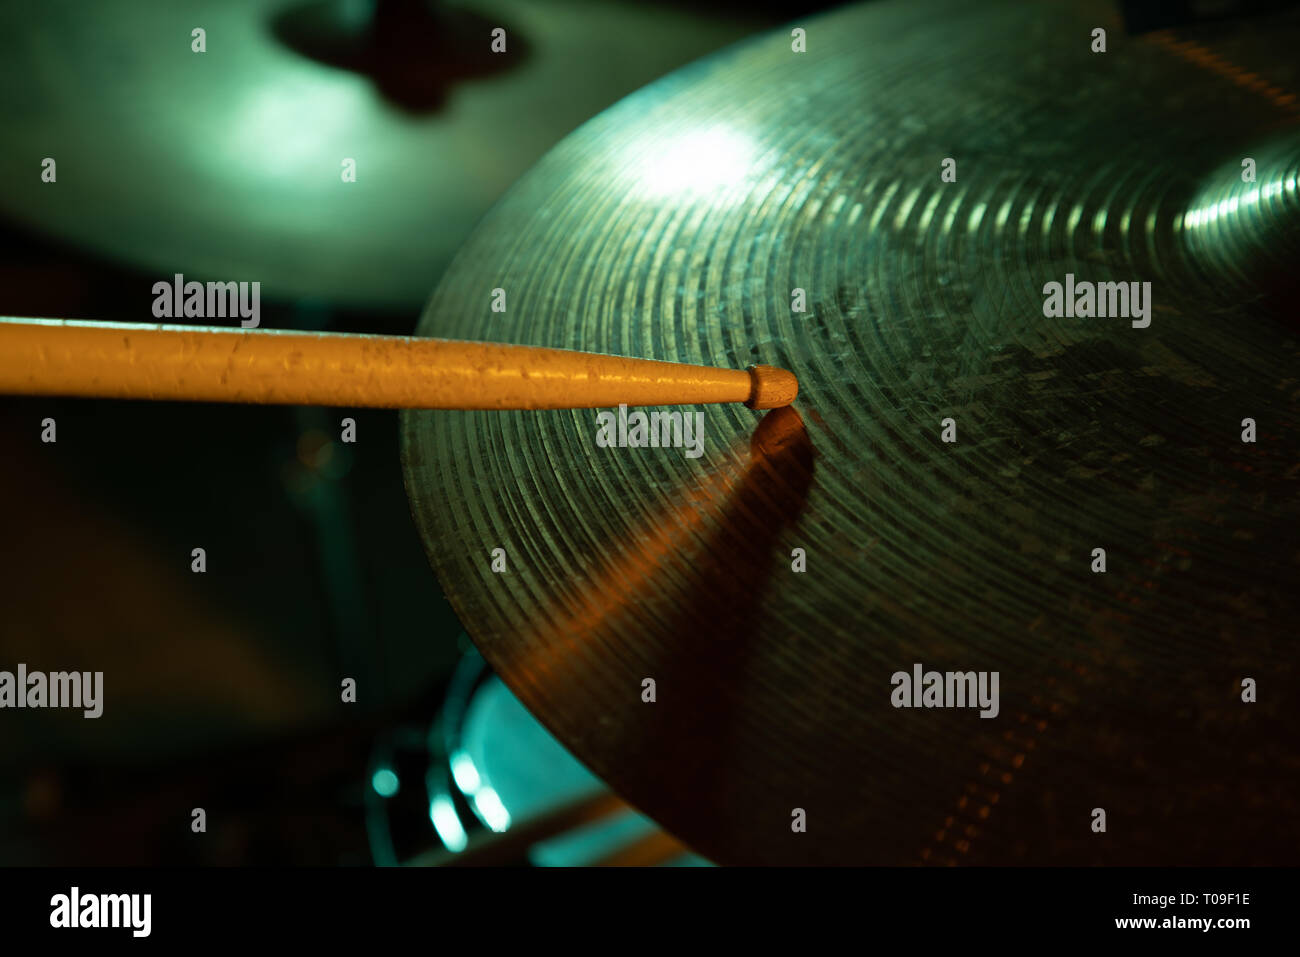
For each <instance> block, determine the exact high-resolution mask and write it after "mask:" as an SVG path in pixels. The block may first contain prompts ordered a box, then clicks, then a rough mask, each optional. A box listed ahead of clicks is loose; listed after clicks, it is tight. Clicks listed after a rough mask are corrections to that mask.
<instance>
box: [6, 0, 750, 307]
mask: <svg viewBox="0 0 1300 957" xmlns="http://www.w3.org/2000/svg"><path fill="white" fill-rule="evenodd" d="M420 9H425V6H424V5H422V4H412V3H402V2H396V3H395V2H393V0H384V2H382V3H379V4H378V5H376V4H374V3H365V2H361V3H358V2H355V0H353V2H349V0H336V2H332V3H313V2H309V0H221V2H217V0H205V2H201V3H198V4H176V3H171V2H166V0H103V2H97V3H93V4H86V3H82V2H79V0H47V2H42V3H40V4H37V5H34V6H33V5H24V4H6V5H4V6H3V7H2V8H0V78H2V79H3V82H2V83H0V142H3V144H4V147H3V149H0V177H3V179H4V181H5V183H6V187H5V189H4V190H3V191H0V211H3V212H4V213H5V214H7V215H9V216H11V217H13V218H14V219H15V220H18V221H20V222H23V223H25V224H26V225H28V226H29V227H31V228H34V229H37V230H39V231H40V232H43V233H48V234H50V235H52V236H57V237H65V238H67V239H70V240H72V241H74V242H75V243H76V244H78V245H79V246H82V247H85V248H87V249H90V250H94V251H95V252H97V253H99V254H102V255H104V256H107V257H109V258H112V259H115V260H119V261H124V262H128V263H131V264H133V265H136V266H138V267H140V268H144V269H152V270H157V271H162V272H168V271H171V270H176V271H182V272H185V273H189V274H193V275H195V276H203V277H209V278H210V277H218V278H221V279H229V280H233V279H238V280H248V281H253V280H256V281H260V282H261V283H262V289H263V294H264V295H267V296H275V297H279V298H297V297H307V298H312V299H315V300H324V301H328V302H331V303H337V304H345V305H346V304H351V305H358V304H375V305H385V306H393V307H397V306H406V307H411V308H414V307H417V306H419V305H420V304H422V303H423V302H424V301H425V299H426V298H427V297H428V295H429V292H430V290H431V289H432V288H433V286H434V283H435V282H436V281H437V279H438V277H439V275H440V274H441V272H442V269H443V267H444V266H445V265H446V263H447V262H448V261H449V260H450V258H451V256H452V254H453V253H454V252H455V250H456V249H457V248H458V247H459V245H460V243H461V242H462V241H463V240H464V239H465V237H466V236H467V235H468V234H469V231H470V229H471V227H472V226H473V225H474V223H475V222H476V221H477V220H478V218H479V217H480V216H481V215H482V214H483V213H484V211H486V209H487V208H488V207H489V206H490V205H491V204H492V202H493V201H495V200H496V198H497V197H498V196H499V195H500V193H501V192H502V191H503V190H504V189H505V188H506V187H507V186H508V185H509V184H510V183H511V182H513V181H514V180H515V179H516V178H517V177H518V176H519V175H520V174H522V173H523V172H524V171H525V170H526V169H528V167H529V166H531V165H532V163H533V162H534V161H535V160H536V159H537V158H538V157H539V156H541V154H542V153H543V152H545V151H546V150H547V149H548V148H549V147H550V146H551V145H553V144H554V143H555V142H556V141H558V140H559V139H560V137H562V136H563V135H564V134H565V133H567V132H569V131H570V130H571V129H573V128H574V127H576V126H578V125H579V124H581V123H583V122H585V121H586V120H587V119H589V118H590V117H591V116H593V115H594V114H595V113H597V112H599V111H600V110H601V109H603V108H604V107H606V106H608V105H609V104H611V103H613V102H614V101H615V100H617V99H618V98H619V97H621V96H623V95H624V94H626V93H630V92H631V91H632V90H634V89H636V88H638V87H639V86H641V85H643V84H645V83H647V82H649V81H650V80H653V79H655V78H656V77H658V76H660V75H661V74H663V73H665V72H667V71H668V70H670V69H672V68H673V67H676V66H678V65H680V64H682V63H685V62H688V61H689V60H692V59H694V58H695V57H697V56H700V55H703V54H705V53H707V52H710V51H712V50H714V49H717V48H718V47H720V46H723V45H725V44H727V43H729V42H731V41H733V40H736V39H738V38H739V37H741V36H743V35H745V34H746V33H748V32H751V31H752V30H754V29H758V28H759V27H761V26H763V25H765V24H768V23H771V22H773V19H772V14H770V13H768V14H765V15H764V14H747V15H742V16H739V17H737V16H725V15H723V14H719V13H712V12H710V11H709V10H708V8H707V7H704V8H694V9H692V8H688V7H686V6H676V5H670V4H669V5H661V4H648V3H645V4H642V3H617V4H615V3H596V2H591V0H544V2H538V0H474V2H469V3H458V4H452V3H447V4H432V5H429V6H428V7H427V9H428V10H429V11H431V12H429V13H428V15H427V16H422V15H420V14H419V13H418V12H415V11H417V10H420ZM393 21H396V22H395V23H394V22H393ZM496 27H500V28H502V29H504V30H506V51H505V52H504V53H500V54H497V53H492V52H491V50H490V44H491V42H492V34H491V30H492V29H494V28H496ZM194 28H202V29H203V30H205V31H206V52H204V53H195V52H193V51H192V49H191V42H192V41H191V30H193V29H194ZM46 157H51V158H53V159H54V160H55V161H56V163H57V185H53V186H52V185H51V184H47V183H44V182H42V181H41V176H40V173H41V163H42V161H43V159H44V158H46ZM344 159H352V160H355V163H356V182H353V183H345V182H343V180H342V176H341V174H342V169H343V167H342V163H343V160H344ZM142 302H147V300H143V299H142ZM141 318H144V317H141Z"/></svg>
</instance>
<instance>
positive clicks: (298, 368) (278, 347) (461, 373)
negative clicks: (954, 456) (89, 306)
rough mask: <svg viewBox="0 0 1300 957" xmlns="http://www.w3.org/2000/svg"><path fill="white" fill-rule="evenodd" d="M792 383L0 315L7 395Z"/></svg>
mask: <svg viewBox="0 0 1300 957" xmlns="http://www.w3.org/2000/svg"><path fill="white" fill-rule="evenodd" d="M798 391H799V384H798V380H796V379H795V377H794V375H793V374H792V373H790V372H787V371H786V370H784V369H778V368H775V367H773V366H754V367H752V368H750V369H747V370H744V369H718V368H713V367H711V366H700V365H686V364H683V363H677V362H659V361H657V360H653V359H631V358H625V357H623V356H609V355H601V354H598V353H592V352H574V351H570V350H567V349H547V348H541V347H538V346H517V345H506V344H500V343H489V342H462V341H457V340H452V339H427V338H419V337H412V336H371V335H353V334H343V333H306V332H288V331H280V330H270V329H226V328H210V327H199V326H176V325H147V324H136V323H108V322H88V321H83V320H77V319H14V318H4V317H0V394H3V393H10V394H21V395H64V396H84V397H98V398H106V399H158V400H168V401H177V400H188V401H199V402H254V403H268V404H281V405H327V406H342V407H352V406H356V407H373V408H387V409H397V408H409V409H594V408H600V407H602V406H610V407H612V406H617V405H620V404H626V405H630V406H631V405H691V404H697V403H716V402H743V403H745V404H746V405H747V406H749V407H750V408H751V409H772V408H777V407H780V406H784V405H789V404H790V403H791V402H793V401H794V398H795V396H796V395H797V394H798Z"/></svg>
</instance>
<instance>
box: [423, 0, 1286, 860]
mask: <svg viewBox="0 0 1300 957" xmlns="http://www.w3.org/2000/svg"><path fill="white" fill-rule="evenodd" d="M798 26H801V27H803V28H805V29H806V31H807V52H806V53H802V54H800V53H794V52H792V49H791V35H790V31H789V30H778V31H775V32H773V33H770V34H768V35H766V36H763V37H761V38H758V39H755V40H753V41H750V42H747V43H745V44H743V45H741V46H739V47H736V48H733V49H731V50H728V51H724V52H723V53H720V54H717V55H715V56H713V57H710V58H709V59H707V60H705V61H702V62H700V63H698V64H695V65H693V66H691V67H689V68H686V69H684V70H681V71H679V72H678V73H676V74H673V75H671V76H669V77H667V78H665V79H664V80H661V81H659V82H657V83H655V84H653V85H651V86H650V87H648V88H646V89H644V90H642V91H641V92H639V93H637V94H635V95H633V96H631V97H629V98H628V99H626V100H624V101H623V102H622V103H620V104H618V105H617V106H615V107H613V108H611V109H610V110H607V111H606V112H604V113H603V114H601V115H600V116H598V117H596V118H595V119H593V120H592V121H590V122H589V123H587V124H586V125H585V126H584V127H582V128H581V129H579V130H578V131H577V132H575V133H574V134H572V135H571V136H570V137H569V138H568V139H566V140H565V141H564V142H563V143H562V144H561V145H560V146H559V147H557V148H556V149H555V150H554V151H552V152H551V153H550V154H548V156H547V157H546V158H544V159H543V160H542V161H541V162H540V163H539V164H538V165H537V166H536V167H535V168H534V169H533V170H532V171H531V172H530V173H529V174H528V175H527V176H525V177H524V179H523V180H521V181H520V182H519V183H518V184H517V185H516V186H515V187H514V188H513V189H512V191H511V192H510V193H509V194H508V195H507V197H506V198H505V199H504V200H503V201H502V202H501V203H500V204H499V205H498V206H497V207H496V208H495V209H494V211H493V212H492V213H491V214H490V216H489V217H488V218H487V219H486V220H485V221H484V222H483V224H482V225H481V226H480V227H479V229H478V230H477V231H476V232H475V234H474V236H473V237H472V238H471V240H470V241H469V243H468V244H467V245H466V247H465V248H464V249H463V250H462V251H461V253H460V254H459V257H458V259H457V260H456V261H455V263H454V264H453V266H452V267H451V269H450V270H449V272H448V274H447V276H446V278H445V279H444V280H443V282H442V284H441V285H440V286H439V287H438V289H437V291H436V293H435V295H434V296H433V298H432V300H431V301H430V302H429V304H428V306H427V308H426V310H425V313H424V316H423V318H422V320H421V322H420V326H419V331H420V333H421V334H424V335H433V336H446V337H454V338H483V339H493V340H499V341H509V342H519V343H526V344H531V345H542V346H559V347H564V348H571V349H584V350H595V351H603V352H611V353H618V354H626V355H632V356H640V357H645V358H654V359H669V360H673V361H685V362H697V363H710V364H718V365H728V366H734V365H737V364H745V363H748V362H756V363H768V364H773V365H778V366H781V367H783V368H788V369H791V370H792V371H794V372H795V373H796V374H797V375H798V377H799V382H800V390H801V391H800V397H799V400H798V401H797V403H796V404H795V406H794V407H793V408H794V410H797V412H794V411H786V412H776V413H771V414H769V415H768V416H767V417H766V418H765V417H762V416H760V415H759V414H757V413H754V412H751V411H748V410H745V409H743V408H729V407H711V408H706V409H703V410H702V414H703V426H704V427H703V435H704V437H705V439H704V454H703V455H702V456H700V457H699V458H691V457H688V456H687V455H685V454H683V449H680V448H630V447H628V448H622V447H620V448H607V447H602V446H601V445H599V444H598V442H597V431H598V430H597V422H596V420H595V417H594V416H593V415H592V414H591V413H590V412H573V411H570V412H542V413H513V412H507V413H502V414H491V413H483V412H465V413H426V412H409V413H404V414H403V417H402V429H403V438H404V463H405V470H406V482H407V488H408V492H409V495H410V498H411V502H412V509H413V513H414V515H415V519H416V522H417V525H418V527H419V530H420V533H421V535H422V537H423V539H424V542H425V545H426V549H427V551H428V554H429V558H430V561H431V564H432V566H433V568H434V570H435V571H436V573H437V575H438V578H439V580H440V582H441V583H442V585H443V587H444V589H445V590H446V592H447V593H448V595H449V596H450V598H451V600H452V602H453V604H454V605H455V607H456V608H457V610H458V613H459V614H460V616H461V619H462V621H463V622H464V624H465V626H466V628H467V630H468V631H469V633H470V635H471V637H472V638H473V639H474V641H475V643H476V644H477V645H478V647H479V648H480V650H481V651H482V652H483V654H484V656H485V657H486V658H487V660H488V661H489V662H490V663H491V665H492V666H493V667H494V668H495V669H496V671H497V672H498V674H500V675H501V676H502V678H503V679H504V680H505V682H506V683H507V684H508V685H509V687H510V688H511V690H512V691H513V692H514V693H515V694H516V695H517V696H518V697H519V698H520V700H522V701H523V702H524V704H525V705H526V706H527V707H528V708H529V709H530V710H531V711H532V712H533V713H534V714H535V715H536V716H537V717H538V718H539V719H540V720H541V721H542V723H543V724H545V725H546V726H547V727H548V728H549V729H550V730H551V731H552V732H553V733H554V734H555V735H556V736H557V737H558V738H559V739H560V741H562V742H563V743H564V744H565V745H566V746H567V747H568V748H569V749H570V750H572V752H573V753H574V754H575V755H576V756H577V757H578V758H579V759H581V760H582V761H583V762H584V763H585V764H587V765H588V767H590V768H591V769H592V770H593V771H594V772H595V773H596V774H598V775H599V776H601V777H602V778H604V779H605V780H606V781H607V782H609V784H610V785H611V786H612V787H613V788H614V789H615V790H616V791H617V792H618V793H619V794H620V795H622V796H623V797H624V798H626V799H627V800H628V801H629V802H630V803H631V804H633V805H635V806H637V807H638V808H640V809H641V810H643V811H645V812H646V813H648V814H649V815H651V816H652V817H654V818H655V819H656V820H657V821H659V823H661V824H662V825H663V826H664V827H665V828H666V829H667V830H668V831H669V832H671V833H672V834H674V835H676V836H677V837H679V838H681V839H682V840H684V841H685V842H686V843H687V844H689V845H690V846H691V847H692V848H694V849H695V850H697V851H699V852H700V853H702V854H704V855H705V856H707V857H709V858H711V859H714V860H716V861H718V862H721V863H851V864H900V863H983V864H1001V863H1033V864H1050V863H1129V864H1139V863H1161V864H1181V863H1198V864H1208V863H1236V864H1258V863H1270V862H1273V863H1281V862H1286V861H1288V860H1289V859H1290V857H1291V855H1293V851H1292V850H1288V848H1293V847H1294V846H1295V845H1296V839H1297V837H1298V836H1300V831H1298V828H1297V825H1296V823H1295V822H1296V821H1297V820H1300V818H1297V816H1296V815H1295V813H1294V812H1295V810H1296V799H1295V797H1294V793H1293V789H1288V788H1286V787H1285V786H1284V783H1283V782H1285V781H1288V780H1289V781H1292V782H1294V780H1295V779H1296V774H1297V771H1300V759H1298V758H1297V754H1298V753H1300V751H1298V749H1297V748H1296V747H1295V744H1296V735H1295V731H1294V728H1293V726H1292V725H1291V723H1290V721H1289V719H1288V718H1286V717H1285V715H1284V714H1283V711H1282V710H1281V709H1282V702H1283V701H1284V700H1285V699H1286V696H1287V695H1288V694H1290V693H1292V691H1293V689H1294V681H1295V666H1294V655H1293V654H1291V652H1290V651H1289V650H1288V649H1289V644H1290V643H1289V641H1288V640H1287V638H1288V636H1289V635H1290V633H1291V632H1292V631H1293V630H1294V621H1295V620H1296V618H1297V615H1298V614H1300V601H1298V600H1297V589H1296V588H1295V587H1294V586H1295V582H1296V581H1297V572H1298V571H1300V569H1297V565H1298V564H1300V551H1297V549H1296V547H1295V540H1296V539H1295V533H1296V529H1297V527H1298V526H1297V519H1298V518H1300V498H1298V497H1297V495H1296V482H1297V479H1298V478H1300V473H1298V472H1297V466H1296V457H1295V453H1296V448H1297V439H1300V415H1297V409H1296V398H1297V394H1298V393H1300V379H1298V378H1297V374H1296V370H1297V368H1300V366H1298V365H1297V359H1298V358H1300V356H1298V353H1300V336H1297V334H1296V329H1295V326H1294V319H1293V316H1288V315H1287V309H1288V308H1290V303H1289V302H1288V301H1287V299H1286V298H1284V290H1285V287H1286V279H1287V273H1288V270H1289V269H1293V268H1294V265H1295V259H1294V256H1293V253H1294V251H1295V249H1296V246H1295V243H1296V223H1297V218H1296V211H1297V184H1296V178H1297V173H1298V172H1300V162H1298V158H1300V149H1297V143H1300V139H1297V137H1296V130H1297V126H1296V121H1297V113H1296V111H1295V109H1294V106H1295V103H1296V101H1295V98H1294V95H1293V91H1294V90H1295V89H1296V88H1297V87H1296V85H1295V84H1294V83H1293V82H1292V81H1293V80H1295V78H1296V77H1295V73H1296V64H1295V62H1294V57H1293V56H1292V53H1291V51H1293V50H1294V49H1295V42H1296V38H1297V35H1298V34H1300V31H1298V30H1297V22H1296V18H1295V15H1294V14H1290V15H1282V16H1273V17H1270V18H1265V19H1260V20H1255V21H1248V22H1242V23H1239V24H1235V25H1233V26H1231V27H1216V28H1215V29H1220V30H1226V31H1228V32H1227V33H1226V34H1225V35H1227V36H1229V38H1230V39H1231V41H1232V42H1231V47H1232V49H1233V50H1234V51H1235V53H1234V57H1233V58H1230V59H1227V58H1225V57H1224V56H1223V55H1222V54H1216V53H1215V52H1214V47H1213V37H1214V36H1215V35H1216V34H1214V33H1212V32H1206V30H1205V29H1202V28H1190V27H1189V28H1179V29H1174V30H1169V31H1165V32H1161V33H1158V34H1151V35H1146V36H1134V37H1130V36H1126V35H1125V33H1124V30H1123V27H1122V24H1121V23H1120V22H1119V20H1118V17H1117V15H1116V13H1115V11H1114V8H1113V7H1112V6H1111V5H1110V4H1107V3H1098V2H1076V3H1069V4H1065V3H1061V4H1042V3H1036V2H1027V0H1026V2H1017V0H997V2H988V3H980V4H970V3H965V2H960V0H926V2H916V0H897V2H884V3H872V4H866V5H862V6H857V7H851V8H846V9H844V10H841V11H837V12H834V13H831V14H827V15H825V16H823V17H819V18H812V19H809V20H808V21H807V22H806V23H800V24H798ZM1098 27H1100V28H1103V29H1105V30H1106V32H1107V49H1106V52H1104V53H1100V52H1098V53H1094V52H1092V50H1091V49H1090V47H1091V45H1092V39H1091V38H1092V31H1093V30H1094V29H1095V28H1098ZM1216 63H1217V64H1218V65H1215V64H1216ZM1252 78H1253V79H1252ZM1244 157H1250V158H1253V159H1255V160H1256V161H1257V165H1258V174H1257V180H1256V182H1255V183H1254V184H1249V183H1243V182H1242V180H1241V173H1242V169H1243V167H1242V159H1243V158H1244ZM947 158H951V159H954V160H955V161H956V166H955V169H956V179H955V181H953V182H946V181H945V180H944V179H943V177H942V172H943V162H944V160H945V159H947ZM1067 276H1069V277H1071V278H1070V279H1069V280H1068V281H1070V282H1073V280H1075V279H1077V280H1078V281H1079V282H1080V283H1083V282H1088V283H1092V284H1098V283H1102V282H1125V283H1139V286H1138V287H1137V290H1136V292H1135V298H1134V302H1133V303H1132V306H1133V310H1132V315H1121V316H1111V317H1108V318H1101V317H1098V316H1093V317H1068V316H1049V315H1047V314H1046V312H1045V310H1047V309H1048V303H1047V298H1048V294H1047V293H1046V292H1045V287H1046V286H1047V284H1049V283H1054V282H1055V283H1061V284H1064V283H1065V282H1067ZM1147 282H1149V283H1151V288H1150V292H1149V295H1148V297H1147V298H1146V300H1145V303H1146V305H1145V306H1144V307H1143V306H1139V304H1138V301H1137V298H1138V296H1140V295H1141V294H1142V288H1143V287H1142V286H1141V285H1140V284H1141V283H1147ZM494 288H502V289H504V290H506V296H507V297H508V299H507V301H508V308H507V310H506V311H505V312H504V313H493V312H491V311H489V308H488V298H489V293H490V290H492V289H494ZM1130 288H1131V287H1130ZM795 290H802V291H803V293H804V296H805V298H806V311H804V312H796V311H794V310H793V309H792V304H793V303H794V302H796V300H797V295H798V294H797V293H796V292H795ZM1142 309H1145V310H1146V316H1145V324H1143V323H1144V320H1143V318H1142V317H1141V316H1140V315H1139V313H1140V311H1141V310H1142ZM1248 418H1249V419H1253V420H1254V422H1255V423H1256V427H1257V430H1258V434H1257V436H1256V441H1254V442H1244V441H1243V434H1244V433H1245V432H1246V429H1245V427H1244V425H1243V420H1244V419H1248ZM945 420H952V429H953V434H952V436H951V437H953V438H955V441H952V442H946V441H944V435H943V433H944V430H945ZM756 429H757V432H756ZM1099 548H1101V549H1104V550H1105V562H1106V564H1105V565H1104V566H1102V567H1104V571H1102V570H1100V568H1099V567H1098V565H1097V558H1098V555H1097V553H1096V551H1095V550H1096V549H1099ZM495 549H502V550H503V552H504V555H503V556H502V555H501V553H497V554H498V557H504V558H505V560H506V564H505V567H504V570H501V568H500V566H499V565H498V570H497V571H494V570H493V553H494V550H495ZM796 549H803V550H804V556H805V559H806V570H805V571H802V572H801V571H796V570H794V567H795V565H796V564H797V560H798V559H797V553H796V552H795V550H796ZM918 664H919V665H921V666H922V668H923V672H922V675H923V676H924V673H925V672H927V671H931V670H933V671H937V672H940V673H946V672H967V671H972V672H976V673H985V674H986V675H988V676H989V677H988V680H989V681H990V682H991V680H992V679H991V676H992V674H993V673H997V675H999V676H1000V677H999V681H1000V685H999V687H1000V692H999V695H1000V697H999V705H998V709H997V711H998V713H997V714H996V716H992V717H989V718H982V717H980V714H979V712H978V710H976V709H972V708H961V707H955V708H942V707H934V708H930V707H924V706H922V707H896V706H895V703H894V700H893V692H894V691H895V689H896V687H897V686H896V685H895V675H897V674H898V673H903V674H904V675H905V676H907V677H909V678H910V676H911V675H912V673H913V668H914V666H915V665H918ZM647 678H650V679H654V681H655V682H656V689H657V690H656V700H655V701H654V702H653V703H647V702H646V701H644V700H643V697H642V689H643V681H644V680H645V679H647ZM1245 679H1253V680H1254V681H1256V682H1257V683H1258V686H1259V688H1261V689H1262V688H1265V687H1268V688H1271V689H1272V691H1271V692H1270V693H1271V694H1272V695H1274V697H1273V698H1272V700H1268V697H1267V696H1266V695H1265V694H1264V693H1263V692H1262V691H1261V692H1260V694H1259V697H1258V701H1257V702H1254V703H1247V702H1244V701H1243V700H1242V694H1243V685H1242V682H1243V681H1244V680H1245ZM912 703H916V702H912ZM919 703H920V704H922V705H924V704H925V702H924V701H921V702H919ZM949 703H951V701H949ZM986 710H991V709H986ZM1095 809H1102V810H1104V811H1106V813H1107V814H1108V815H1109V826H1108V829H1107V831H1105V832H1099V831H1096V830H1094V821H1095V816H1094V810H1095ZM1243 809H1248V810H1246V811H1243ZM799 811H802V812H803V813H804V814H805V815H806V832H802V833H800V832H797V831H796V830H794V829H792V821H794V820H796V818H797V815H798V812H799ZM1264 811H1267V812H1270V813H1267V814H1264V813H1261V812H1264ZM1210 821H1212V822H1213V825H1212V826H1210V825H1209V824H1208V823H1207V822H1210ZM1279 822H1283V823H1279Z"/></svg>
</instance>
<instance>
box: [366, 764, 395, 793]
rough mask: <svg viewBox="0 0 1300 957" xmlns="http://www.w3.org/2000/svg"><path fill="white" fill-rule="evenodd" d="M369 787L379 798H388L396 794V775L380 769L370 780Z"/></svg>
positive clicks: (389, 770) (387, 769) (386, 769)
mask: <svg viewBox="0 0 1300 957" xmlns="http://www.w3.org/2000/svg"><path fill="white" fill-rule="evenodd" d="M370 786H371V787H372V788H374V789H375V793H376V794H378V795H379V796H380V797H386V798H390V797H392V796H393V795H394V794H396V793H397V789H398V787H399V784H398V781H397V775H396V774H394V773H393V772H392V769H390V768H380V769H379V770H378V771H376V772H375V773H374V776H373V777H372V778H371V779H370Z"/></svg>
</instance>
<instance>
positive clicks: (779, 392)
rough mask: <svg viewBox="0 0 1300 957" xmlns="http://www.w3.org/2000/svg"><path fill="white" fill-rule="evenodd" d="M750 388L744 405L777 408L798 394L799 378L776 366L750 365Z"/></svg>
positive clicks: (756, 407)
mask: <svg viewBox="0 0 1300 957" xmlns="http://www.w3.org/2000/svg"><path fill="white" fill-rule="evenodd" d="M749 380H750V383H751V389H750V393H749V400H748V401H747V402H746V403H745V405H747V406H749V407H750V408H751V409H779V408H781V407H782V406H785V405H789V404H790V403H791V402H793V401H794V400H795V397H796V396H798V395H799V380H798V379H796V378H795V375H794V373H793V372H788V371H787V370H785V369H778V368H777V367H776V366H751V367H750V369H749Z"/></svg>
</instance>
